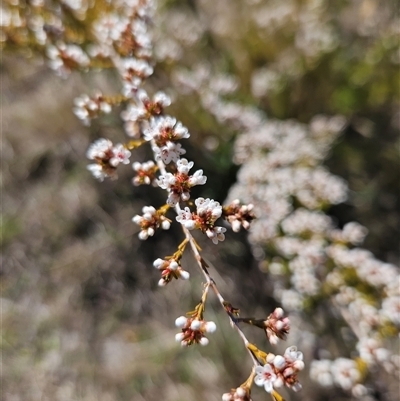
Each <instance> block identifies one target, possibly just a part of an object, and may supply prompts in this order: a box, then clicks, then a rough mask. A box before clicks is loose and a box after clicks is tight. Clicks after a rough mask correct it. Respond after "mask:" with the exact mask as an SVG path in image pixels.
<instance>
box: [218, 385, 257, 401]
mask: <svg viewBox="0 0 400 401" xmlns="http://www.w3.org/2000/svg"><path fill="white" fill-rule="evenodd" d="M222 401H251V398H250V392H249V390H248V389H247V388H245V387H242V386H240V387H238V388H234V389H232V390H231V392H230V393H225V394H224V395H223V396H222Z"/></svg>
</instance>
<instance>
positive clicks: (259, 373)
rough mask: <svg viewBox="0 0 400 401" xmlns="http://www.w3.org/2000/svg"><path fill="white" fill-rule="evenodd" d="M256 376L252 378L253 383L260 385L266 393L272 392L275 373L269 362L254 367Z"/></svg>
mask: <svg viewBox="0 0 400 401" xmlns="http://www.w3.org/2000/svg"><path fill="white" fill-rule="evenodd" d="M255 372H256V377H255V378H254V383H255V384H256V385H257V386H259V387H262V386H264V389H265V391H266V392H267V393H272V391H273V389H274V382H275V380H276V378H277V377H276V374H275V371H274V368H273V367H272V366H271V365H270V364H269V363H267V364H265V365H264V366H257V367H256V368H255Z"/></svg>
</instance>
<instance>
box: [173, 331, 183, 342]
mask: <svg viewBox="0 0 400 401" xmlns="http://www.w3.org/2000/svg"><path fill="white" fill-rule="evenodd" d="M184 337H185V335H184V334H183V333H178V334H176V335H175V341H176V342H177V343H179V342H182V340H183V339H184Z"/></svg>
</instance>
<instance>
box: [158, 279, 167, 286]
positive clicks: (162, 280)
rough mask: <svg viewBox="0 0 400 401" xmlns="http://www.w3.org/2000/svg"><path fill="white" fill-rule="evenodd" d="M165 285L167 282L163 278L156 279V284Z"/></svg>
mask: <svg viewBox="0 0 400 401" xmlns="http://www.w3.org/2000/svg"><path fill="white" fill-rule="evenodd" d="M166 285H167V282H166V281H165V280H164V279H163V278H161V279H160V280H158V286H159V287H165V286H166Z"/></svg>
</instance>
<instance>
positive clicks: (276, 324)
mask: <svg viewBox="0 0 400 401" xmlns="http://www.w3.org/2000/svg"><path fill="white" fill-rule="evenodd" d="M284 326H285V325H284V323H283V322H282V320H278V321H277V322H276V323H275V328H276V329H277V330H278V331H281V330H282V329H283V327H284Z"/></svg>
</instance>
